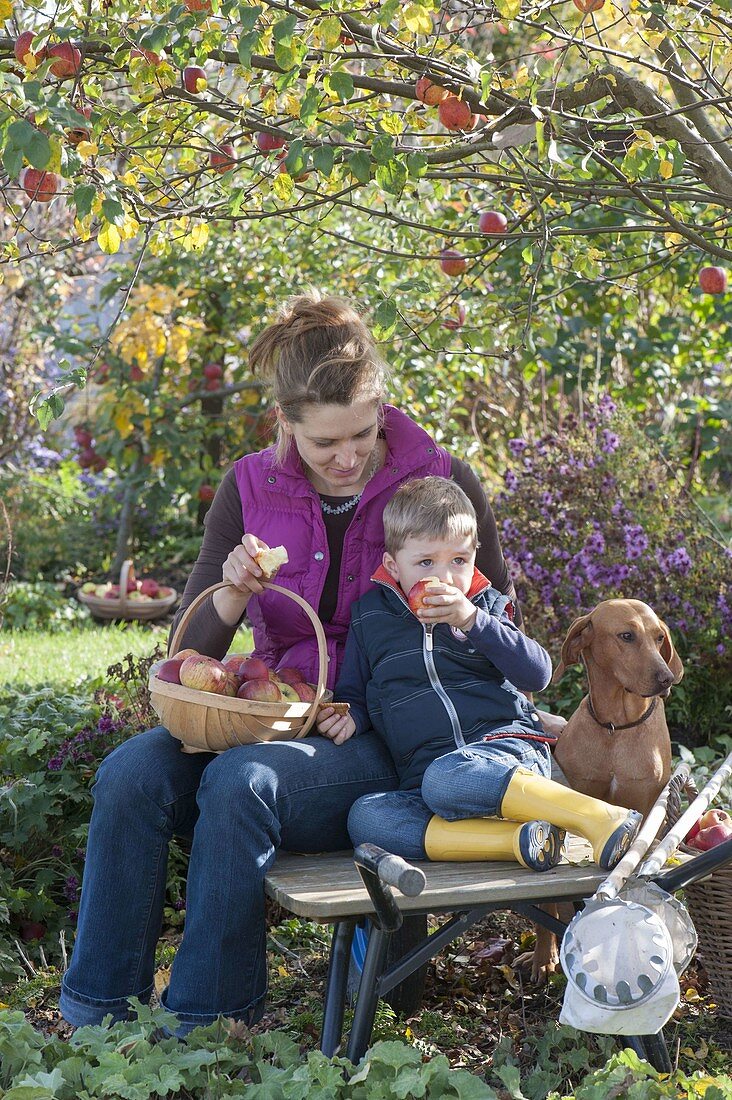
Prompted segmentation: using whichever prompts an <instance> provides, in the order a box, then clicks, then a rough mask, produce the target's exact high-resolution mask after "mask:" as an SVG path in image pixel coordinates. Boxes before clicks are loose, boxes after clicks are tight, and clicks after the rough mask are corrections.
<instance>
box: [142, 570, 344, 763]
mask: <svg viewBox="0 0 732 1100" xmlns="http://www.w3.org/2000/svg"><path fill="white" fill-rule="evenodd" d="M226 587H227V585H226V583H225V582H221V583H219V584H214V585H211V587H210V588H207V589H205V591H203V592H201V593H200V595H198V596H197V597H196V599H195V600H193V602H192V603H191V604H190V605H189V606H188V607H187V608H186V610H185V611H184V613H183V615H182V616H181V618H180V622H179V623H178V626H177V629H176V631H175V634H174V635H173V638H172V639H171V642H170V646H169V648H168V652H169V654H170V655H171V656H172V655H173V654H175V653H177V652H178V651H179V646H180V642H181V639H182V638H183V635H184V634H185V631H186V628H187V626H188V622H189V620H190V618H191V616H192V615H193V613H194V612H195V610H196V609H197V608H198V607H199V605H200V604H201V603H202V601H203V600H205V599H207V598H208V597H209V596H211V595H213V593H214V592H216V591H217V589H219V588H226ZM264 587H265V588H271V589H273V591H275V592H280V593H281V594H282V595H284V596H288V597H289V598H290V599H291V600H294V601H295V603H297V604H299V605H300V607H302V609H303V610H304V611H305V612H306V614H307V615H308V617H309V618H310V621H311V622H312V624H313V628H314V630H315V635H316V638H317V641H318V660H319V670H318V683H317V685H315V684H314V685H312V686H313V687H314V688H315V699H314V701H313V702H312V703H305V702H297V703H295V702H288V701H286V700H283V701H282V702H278V703H260V702H256V701H254V700H251V699H239V698H232V697H231V696H228V695H216V694H214V693H213V692H208V691H194V690H193V689H192V688H187V687H184V686H183V685H182V684H171V683H168V682H167V681H165V680H159V679H158V678H157V676H156V671H157V669H158V668H159V667H160V664H161V663H162V662H160V661H158V662H156V664H154V665H153V666H152V667H151V669H150V677H149V681H148V686H149V688H150V702H151V704H152V707H153V710H154V711H155V713H156V714H157V715H158V717H159V718H160V721H161V722H162V724H163V725H164V726H165V727H166V728H167V729H168V730H169V731H170V733H171V734H172V735H173V737H177V738H178V740H179V741H182V742H183V748H184V750H185V751H188V752H223V751H224V750H225V749H231V748H235V747H236V746H237V745H252V744H255V743H256V742H260V741H292V740H294V739H296V738H300V737H305V736H306V735H307V734H308V733H309V732H310V730H311V729H312V726H313V724H314V722H315V717H316V714H317V711H318V704H319V703H321V702H323V701H324V700H327V699H329V698H330V697H331V693H330V692H328V691H326V688H325V678H326V674H327V668H328V651H327V648H326V641H325V633H324V631H323V627H322V625H321V623H320V619H319V618H318V616H317V615H316V613H315V612H314V611H313V609H312V607H311V606H310V604H309V603H307V601H306V600H303V599H302V597H301V596H298V595H297V594H296V593H294V592H290V591H289V590H288V589H287V588H281V587H280V586H279V585H277V584H272V582H271V581H270V582H265V584H264Z"/></svg>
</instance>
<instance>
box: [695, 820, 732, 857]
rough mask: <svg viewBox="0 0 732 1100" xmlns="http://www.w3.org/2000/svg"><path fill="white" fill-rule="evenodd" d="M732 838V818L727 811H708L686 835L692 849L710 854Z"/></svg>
mask: <svg viewBox="0 0 732 1100" xmlns="http://www.w3.org/2000/svg"><path fill="white" fill-rule="evenodd" d="M730 837H732V817H730V815H729V814H728V813H727V811H726V810H707V812H706V813H705V814H703V815H702V817H700V818H699V820H698V821H697V823H696V825H693V826H692V827H691V829H690V830H689V832H688V833H687V834H686V843H687V844H688V845H689V847H690V848H697V849H698V850H699V851H700V852H708V851H709V849H710V848H716V847H717V845H718V844H721V843H722V841H724V840H729V838H730Z"/></svg>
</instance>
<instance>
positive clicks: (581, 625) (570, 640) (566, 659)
mask: <svg viewBox="0 0 732 1100" xmlns="http://www.w3.org/2000/svg"><path fill="white" fill-rule="evenodd" d="M591 641H592V615H591V614H590V615H580V617H579V618H578V619H575V620H574V622H573V623H572V625H571V626H570V628H569V630H568V631H567V637H566V638H565V639H564V641H563V643H562V653H561V658H560V661H559V664H558V665H557V668H556V671H555V673H554V675H553V676H552V683H553V684H556V682H557V680H559V679H561V677H562V676H564V673H565V672H566V671H567V669H568V668H569V666H570V665H576V664H577V662H578V661H579V659H580V653H581V652H582V650H583V649H586V647H587V646H588V645H589V644H590V642H591Z"/></svg>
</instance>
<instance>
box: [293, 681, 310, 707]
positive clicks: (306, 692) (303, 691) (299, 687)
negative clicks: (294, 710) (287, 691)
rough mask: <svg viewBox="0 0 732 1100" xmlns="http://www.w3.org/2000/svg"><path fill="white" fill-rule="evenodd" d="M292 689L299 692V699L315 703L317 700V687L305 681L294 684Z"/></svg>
mask: <svg viewBox="0 0 732 1100" xmlns="http://www.w3.org/2000/svg"><path fill="white" fill-rule="evenodd" d="M292 690H293V691H296V692H297V696H298V699H301V700H302V701H303V703H313V702H314V701H315V688H314V687H312V686H311V685H310V684H306V683H305V682H304V681H301V682H300V683H299V684H293V685H292Z"/></svg>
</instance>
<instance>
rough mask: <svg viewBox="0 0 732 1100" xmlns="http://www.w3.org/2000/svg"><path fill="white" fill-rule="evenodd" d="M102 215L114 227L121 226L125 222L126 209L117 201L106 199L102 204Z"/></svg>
mask: <svg viewBox="0 0 732 1100" xmlns="http://www.w3.org/2000/svg"><path fill="white" fill-rule="evenodd" d="M102 213H103V214H104V217H105V218H106V219H107V221H108V222H111V223H112V225H121V224H122V223H123V221H124V220H125V211H124V207H123V206H122V203H120V202H118V201H117V199H104V201H103V202H102Z"/></svg>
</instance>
